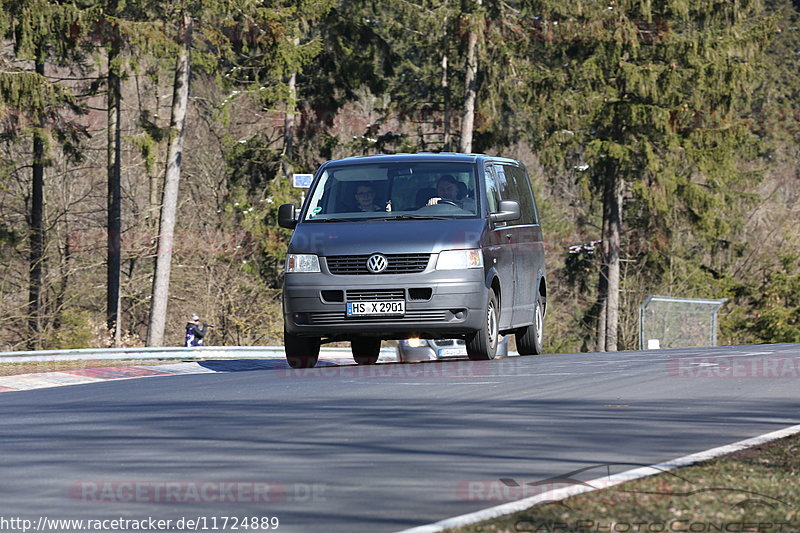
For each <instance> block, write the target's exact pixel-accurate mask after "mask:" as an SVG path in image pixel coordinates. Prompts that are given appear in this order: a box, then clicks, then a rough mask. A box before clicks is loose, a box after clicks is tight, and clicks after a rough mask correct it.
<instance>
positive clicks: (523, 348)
mask: <svg viewBox="0 0 800 533" xmlns="http://www.w3.org/2000/svg"><path fill="white" fill-rule="evenodd" d="M516 339H517V351H518V352H519V354H520V355H541V354H542V346H543V345H544V308H543V307H542V302H541V300H539V299H538V298H537V299H536V307H535V308H534V310H533V324H531V325H530V326H527V327H524V328H521V329H519V330H518V331H517V332H516Z"/></svg>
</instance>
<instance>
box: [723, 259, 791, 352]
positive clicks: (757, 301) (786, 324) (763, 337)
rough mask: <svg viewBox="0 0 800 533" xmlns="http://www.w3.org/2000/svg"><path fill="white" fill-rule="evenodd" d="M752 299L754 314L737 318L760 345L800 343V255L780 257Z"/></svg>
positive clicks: (742, 327) (739, 324)
mask: <svg viewBox="0 0 800 533" xmlns="http://www.w3.org/2000/svg"><path fill="white" fill-rule="evenodd" d="M780 263H781V265H780V268H779V269H778V270H776V271H771V272H766V273H765V278H764V281H763V283H762V284H761V286H760V287H759V288H758V289H757V291H754V292H755V294H753V296H752V297H751V298H750V301H751V309H752V311H751V312H750V313H749V314H747V315H745V316H739V317H737V318H738V320H737V322H738V323H737V324H736V325H737V326H738V328H740V329H742V330H744V331H746V332H748V333H749V334H750V335H752V337H753V338H754V339H756V341H757V342H770V343H771V342H800V255H798V254H795V253H792V254H787V255H784V256H783V257H781V258H780Z"/></svg>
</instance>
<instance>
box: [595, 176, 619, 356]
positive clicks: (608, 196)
mask: <svg viewBox="0 0 800 533" xmlns="http://www.w3.org/2000/svg"><path fill="white" fill-rule="evenodd" d="M622 193H623V188H622V180H621V179H620V178H619V176H618V175H617V171H616V168H614V167H611V168H610V169H609V171H608V172H607V174H606V183H605V190H604V193H603V236H602V239H603V258H604V265H603V270H604V271H605V272H604V273H602V272H601V279H600V289H601V290H602V289H603V283H604V280H603V278H604V277H605V284H606V288H607V296H606V298H605V305H604V310H605V320H604V322H605V324H604V325H605V328H604V329H605V335H604V337H605V346H604V348H605V349H604V350H603V349H602V348H603V346H602V345H598V351H608V352H616V351H617V339H618V336H619V288H620V287H619V285H620V275H619V273H620V249H621V235H622ZM604 274H605V276H604ZM602 314H603V309H602V308H601V316H602ZM600 338H601V335H600V334H598V341H599V340H600Z"/></svg>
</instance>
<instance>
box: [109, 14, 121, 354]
mask: <svg viewBox="0 0 800 533" xmlns="http://www.w3.org/2000/svg"><path fill="white" fill-rule="evenodd" d="M119 58H120V42H119V36H118V35H117V31H116V27H115V28H114V32H113V34H112V39H111V47H110V48H109V52H108V96H107V98H108V133H107V134H108V145H107V172H108V236H107V245H108V246H107V265H106V291H107V292H106V327H107V328H108V330H109V332H112V333H113V335H114V344H115V345H117V346H118V345H119V343H120V341H121V339H122V328H121V324H120V315H121V313H120V307H119V295H120V290H121V286H120V271H121V264H122V263H121V262H122V170H121V165H122V158H121V153H122V129H121V128H122V121H121V105H120V104H121V103H122V92H121V90H120V77H119V65H118V61H119Z"/></svg>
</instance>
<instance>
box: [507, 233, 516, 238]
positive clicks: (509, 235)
mask: <svg viewBox="0 0 800 533" xmlns="http://www.w3.org/2000/svg"><path fill="white" fill-rule="evenodd" d="M513 236H514V235H513V234H512V233H506V239H510V238H511V237H513Z"/></svg>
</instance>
